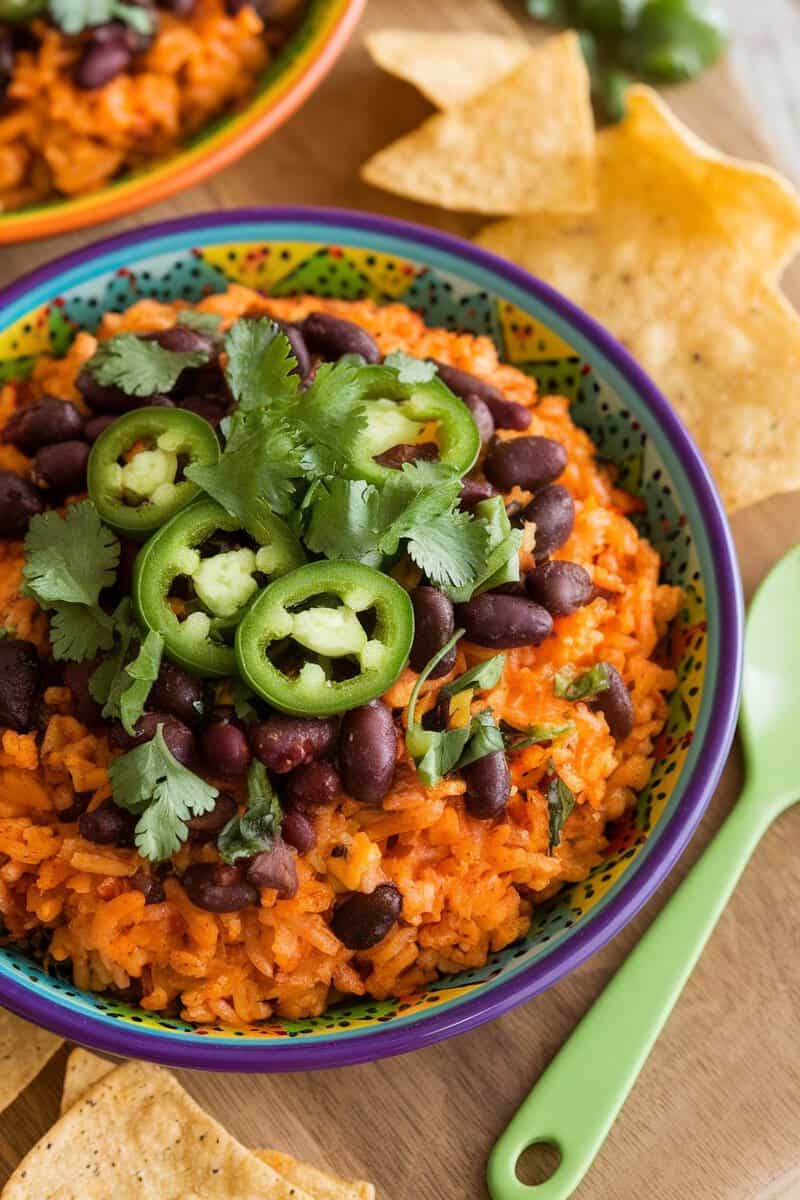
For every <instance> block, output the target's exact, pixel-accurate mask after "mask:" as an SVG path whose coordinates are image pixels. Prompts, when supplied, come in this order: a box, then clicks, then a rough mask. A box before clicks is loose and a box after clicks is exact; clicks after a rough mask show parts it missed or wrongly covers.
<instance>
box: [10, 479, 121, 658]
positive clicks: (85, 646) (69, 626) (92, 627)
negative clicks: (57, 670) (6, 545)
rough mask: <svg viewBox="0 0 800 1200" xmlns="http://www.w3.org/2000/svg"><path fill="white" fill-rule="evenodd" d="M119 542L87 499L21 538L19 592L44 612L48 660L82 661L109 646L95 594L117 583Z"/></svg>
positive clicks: (109, 630) (46, 516)
mask: <svg viewBox="0 0 800 1200" xmlns="http://www.w3.org/2000/svg"><path fill="white" fill-rule="evenodd" d="M118 561H119V542H118V541H117V539H116V538H115V537H114V535H113V533H111V531H110V530H109V529H107V528H106V526H105V525H103V524H102V522H101V520H100V518H99V517H98V515H97V510H96V509H95V507H94V505H93V504H92V502H91V501H90V500H82V501H80V503H78V504H73V505H71V506H70V507H69V508H68V509H67V512H66V515H65V517H63V518H62V517H61V516H60V515H59V514H58V513H57V512H56V511H55V510H51V511H50V512H46V513H41V514H39V515H37V516H35V517H33V519H32V520H31V522H30V525H29V527H28V534H27V536H26V538H25V566H24V567H23V571H22V573H23V576H24V578H25V584H24V591H25V594H26V595H29V596H32V597H33V598H34V599H35V600H36V602H37V604H39V606H40V607H41V608H44V609H48V610H49V611H50V613H51V617H50V641H51V643H52V648H53V657H54V658H56V659H72V660H74V661H78V662H79V661H81V660H82V659H86V658H94V656H95V655H96V654H97V653H98V651H100V650H109V649H110V648H111V646H112V644H113V639H114V627H113V622H112V619H111V617H109V616H108V615H107V613H105V612H103V610H102V608H101V607H100V605H99V598H100V593H101V591H102V590H103V589H104V588H107V587H110V586H111V585H112V584H113V582H114V580H115V578H116V568H117V563H118Z"/></svg>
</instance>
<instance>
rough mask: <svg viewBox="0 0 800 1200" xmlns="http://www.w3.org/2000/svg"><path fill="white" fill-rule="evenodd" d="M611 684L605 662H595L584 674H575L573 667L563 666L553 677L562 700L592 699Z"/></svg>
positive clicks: (555, 690) (556, 692)
mask: <svg viewBox="0 0 800 1200" xmlns="http://www.w3.org/2000/svg"><path fill="white" fill-rule="evenodd" d="M610 686H611V680H610V679H609V677H608V668H607V666H606V664H605V663H604V662H599V663H595V665H594V666H593V667H591V668H590V670H588V671H584V673H583V674H582V675H577V676H575V675H574V674H573V671H572V668H571V667H562V669H561V670H560V671H556V674H555V676H554V677H553V691H554V692H555V694H556V695H557V696H558V698H559V699H560V700H591V699H592V697H594V696H596V695H598V693H599V692H605V691H607V690H608V688H609V687H610Z"/></svg>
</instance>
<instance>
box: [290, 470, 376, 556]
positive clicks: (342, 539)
mask: <svg viewBox="0 0 800 1200" xmlns="http://www.w3.org/2000/svg"><path fill="white" fill-rule="evenodd" d="M379 530H380V494H379V492H378V489H377V488H375V487H373V486H372V484H369V483H366V482H365V481H364V480H363V479H342V478H341V477H340V476H337V477H336V478H334V479H330V480H329V481H328V482H327V484H323V483H320V484H319V485H318V487H317V489H316V491H315V495H314V500H313V503H312V504H311V519H310V521H309V525H308V529H307V531H306V535H305V542H306V545H307V546H308V547H309V549H310V550H313V551H314V552H315V553H316V554H324V555H325V557H326V558H347V559H351V560H355V561H356V562H362V563H366V564H367V566H370V567H379V566H380V564H381V562H382V561H383V553H382V551H381V549H380V545H381V534H380V532H379Z"/></svg>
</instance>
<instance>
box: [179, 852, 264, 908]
mask: <svg viewBox="0 0 800 1200" xmlns="http://www.w3.org/2000/svg"><path fill="white" fill-rule="evenodd" d="M181 883H182V884H183V890H184V891H185V892H186V895H187V896H188V897H189V899H190V900H191V902H192V904H194V905H196V907H197V908H202V909H204V910H205V912H216V913H222V912H239V911H240V910H241V909H243V908H249V907H250V905H252V904H258V892H257V890H256V888H255V887H254V886H253V884H252V883H248V882H247V880H246V879H243V878H242V871H241V869H240V868H239V867H229V866H228V865H227V863H194V864H193V865H192V866H191V867H187V868H186V870H185V871H184V872H183V875H182V877H181Z"/></svg>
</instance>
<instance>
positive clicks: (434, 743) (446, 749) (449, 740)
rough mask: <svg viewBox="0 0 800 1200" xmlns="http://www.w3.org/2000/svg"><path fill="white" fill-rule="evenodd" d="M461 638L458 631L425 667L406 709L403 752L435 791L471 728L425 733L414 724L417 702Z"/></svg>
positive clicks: (467, 738)
mask: <svg viewBox="0 0 800 1200" xmlns="http://www.w3.org/2000/svg"><path fill="white" fill-rule="evenodd" d="M463 636H464V630H463V629H457V630H456V631H455V633H454V634H453V636H452V637H451V638H450V640H449V642H446V643H445V645H444V646H442V648H441V650H439V651H438V652H437V653H436V654H434V656H433V658H431V660H430V661H429V662H427V663H426V664H425V667H424V669H423V671H422V672H421V674H420V675H419V678H418V679H417V681H416V683H415V684H414V688H413V691H412V692H411V695H410V697H409V700H408V707H407V709H406V726H407V727H406V749H407V750H408V753H409V754H410V755H411V757H412V758H413V760H414V764H415V766H416V768H417V774H418V775H419V777H420V779H421V780H422V782H423V783H424V784H425V786H426V787H435V786H436V784H437V783H440V782H441V781H442V779H443V778H444V776H445V775H447V774H448V772H449V771H452V770H453V768H454V767H455V765H456V763H457V762H458V760H459V759H460V757H461V754H462V752H463V750H464V747H465V746H466V744H467V742H468V741H469V736H470V726H469V725H465V726H463V727H459V728H458V729H442V730H439V729H424V728H423V726H422V725H421V724H418V723H417V721H416V715H415V714H416V709H417V700H418V699H419V693H420V690H421V688H422V685H423V684H424V683H425V681H426V679H428V677H429V676H430V673H431V671H433V670H434V668H435V667H436V666H438V664H439V663H440V662H441V661H442V659H443V658H444V657H445V656H446V655H448V654H449V653H450V651H451V650H452V649H453V646H455V645H456V644H457V643H458V641H459V639H460V638H462V637H463Z"/></svg>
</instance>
